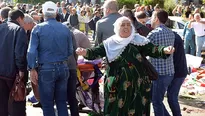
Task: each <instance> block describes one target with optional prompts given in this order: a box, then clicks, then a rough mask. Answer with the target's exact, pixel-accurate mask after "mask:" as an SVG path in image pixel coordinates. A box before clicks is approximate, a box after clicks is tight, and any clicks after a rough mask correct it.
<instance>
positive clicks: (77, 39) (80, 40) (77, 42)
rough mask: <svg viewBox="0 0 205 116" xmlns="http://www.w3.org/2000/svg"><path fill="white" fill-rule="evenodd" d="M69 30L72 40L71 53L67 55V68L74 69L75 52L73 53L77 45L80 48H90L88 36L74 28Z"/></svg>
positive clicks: (75, 63) (75, 64) (75, 61)
mask: <svg viewBox="0 0 205 116" xmlns="http://www.w3.org/2000/svg"><path fill="white" fill-rule="evenodd" d="M70 31H71V32H72V40H73V55H71V56H69V58H68V66H69V69H72V70H73V69H74V70H76V67H77V59H78V58H77V54H76V53H75V50H76V49H77V48H78V47H81V48H90V47H91V44H90V41H89V39H88V37H87V36H86V35H85V34H84V33H82V32H81V31H79V30H78V29H75V28H70Z"/></svg>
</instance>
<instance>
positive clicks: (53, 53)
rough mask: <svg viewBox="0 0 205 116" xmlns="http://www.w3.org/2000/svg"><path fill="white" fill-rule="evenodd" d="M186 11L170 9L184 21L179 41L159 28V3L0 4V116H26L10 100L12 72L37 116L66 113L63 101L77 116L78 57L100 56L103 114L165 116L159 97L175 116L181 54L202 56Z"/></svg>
mask: <svg viewBox="0 0 205 116" xmlns="http://www.w3.org/2000/svg"><path fill="white" fill-rule="evenodd" d="M192 7H193V5H192V6H187V7H186V8H185V10H182V9H183V8H182V6H177V7H176V8H175V9H174V10H173V12H172V13H173V15H175V16H179V17H183V16H185V18H186V20H187V21H188V22H187V23H186V25H185V28H184V33H183V38H181V37H180V36H179V35H178V34H177V33H176V32H173V31H172V30H171V29H169V28H168V27H167V26H166V23H167V21H168V20H169V19H168V16H169V15H168V13H167V12H166V11H165V10H163V9H162V8H160V7H159V5H158V4H157V5H156V6H154V7H152V6H151V5H148V6H143V5H139V4H135V6H134V9H128V8H126V6H123V8H121V9H119V8H118V3H117V1H116V0H106V1H105V2H104V4H103V6H100V5H98V4H96V5H92V4H80V3H77V4H73V3H72V4H69V3H66V2H65V1H62V2H61V3H59V2H57V3H54V2H51V1H47V2H45V3H44V4H42V5H41V4H37V5H33V7H32V8H30V5H28V4H18V3H17V4H16V5H15V6H12V5H6V4H5V3H4V4H1V6H0V8H1V9H0V22H1V24H0V36H1V39H0V43H1V44H0V56H1V57H0V64H1V66H0V114H1V116H8V115H10V116H26V101H12V103H10V102H9V101H10V100H9V99H10V98H9V94H10V91H11V88H12V86H13V83H14V81H15V77H16V75H17V74H18V75H19V76H20V77H22V78H24V81H25V83H26V82H27V81H28V79H30V80H31V82H32V88H33V91H34V95H35V98H36V99H37V100H38V101H39V103H38V104H34V106H40V107H42V110H43V115H44V116H55V111H54V104H56V107H57V113H58V116H68V109H67V103H68V104H69V105H70V111H71V116H79V111H78V107H79V106H78V101H77V99H76V82H77V72H76V68H77V60H78V55H82V56H84V57H85V58H86V59H89V60H93V59H97V58H103V57H106V59H107V60H106V61H107V62H106V64H107V66H106V70H107V71H106V74H105V75H106V76H105V81H104V84H105V85H104V95H105V96H104V99H105V100H104V101H105V102H104V110H103V112H104V115H105V116H118V115H119V116H121V115H123V116H124V115H125V116H126V115H129V116H144V115H145V116H149V115H150V103H151V102H152V104H153V109H154V113H155V115H156V116H167V115H169V112H168V111H167V110H166V107H165V106H164V104H163V100H164V95H165V93H166V92H167V97H168V103H169V106H170V109H171V111H172V114H173V115H174V116H181V111H180V105H179V103H178V94H179V90H180V87H181V85H182V83H183V81H184V79H185V78H186V76H187V73H188V70H187V64H186V57H185V53H190V54H192V55H195V54H196V55H197V56H201V50H202V46H203V44H204V40H205V21H204V20H203V19H202V18H201V17H203V13H202V12H201V11H200V9H197V8H196V9H193V8H192ZM193 10H194V11H193ZM202 10H203V9H202ZM90 33H92V37H91V39H93V40H94V41H95V43H94V44H95V45H94V46H93V47H92V45H91V42H90V40H89V37H90ZM183 40H184V42H183ZM195 41H196V44H195ZM146 56H149V61H150V63H151V64H152V65H153V66H154V68H155V69H153V70H156V71H157V73H158V76H157V79H155V80H153V79H151V78H150V77H149V76H150V75H149V73H150V72H149V70H147V69H146V68H145V63H144V62H145V59H146ZM28 74H29V75H28ZM81 105H82V104H81Z"/></svg>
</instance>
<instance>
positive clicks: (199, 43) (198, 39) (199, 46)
mask: <svg viewBox="0 0 205 116" xmlns="http://www.w3.org/2000/svg"><path fill="white" fill-rule="evenodd" d="M204 42H205V36H203V37H196V56H199V57H201V50H202V47H203V45H204Z"/></svg>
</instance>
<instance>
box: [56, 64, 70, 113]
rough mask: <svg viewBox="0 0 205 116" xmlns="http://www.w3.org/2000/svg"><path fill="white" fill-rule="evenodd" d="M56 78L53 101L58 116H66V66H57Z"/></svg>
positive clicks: (67, 71) (67, 75) (67, 70)
mask: <svg viewBox="0 0 205 116" xmlns="http://www.w3.org/2000/svg"><path fill="white" fill-rule="evenodd" d="M58 74H59V75H58V78H57V80H56V85H55V86H56V87H55V101H56V107H57V110H58V116H68V109H67V103H66V101H67V84H68V77H69V69H68V66H59V68H58Z"/></svg>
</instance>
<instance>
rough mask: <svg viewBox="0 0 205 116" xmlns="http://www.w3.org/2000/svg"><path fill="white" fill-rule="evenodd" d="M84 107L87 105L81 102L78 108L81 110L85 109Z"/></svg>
mask: <svg viewBox="0 0 205 116" xmlns="http://www.w3.org/2000/svg"><path fill="white" fill-rule="evenodd" d="M84 107H86V106H85V105H83V104H79V105H78V109H79V110H83V108H84Z"/></svg>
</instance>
